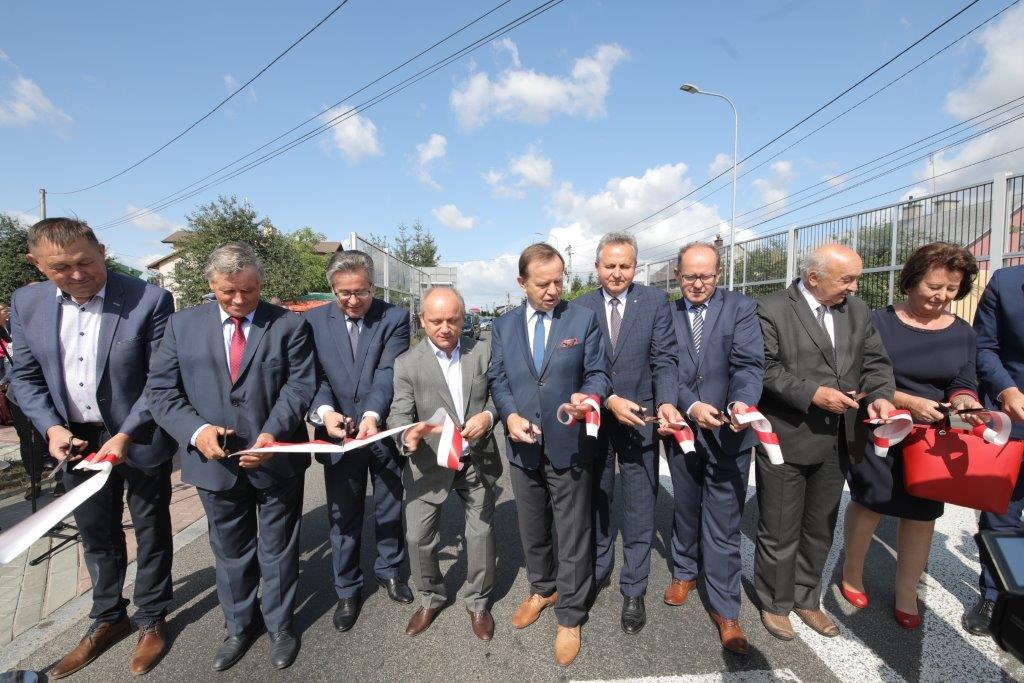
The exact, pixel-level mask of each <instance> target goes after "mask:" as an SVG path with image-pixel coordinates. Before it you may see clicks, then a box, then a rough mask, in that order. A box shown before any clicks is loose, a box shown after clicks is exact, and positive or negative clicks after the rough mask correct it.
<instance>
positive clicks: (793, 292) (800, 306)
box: [789, 284, 838, 371]
mask: <svg viewBox="0 0 1024 683" xmlns="http://www.w3.org/2000/svg"><path fill="white" fill-rule="evenodd" d="M789 303H790V305H791V306H792V307H793V310H794V311H796V317H797V318H798V319H799V320H800V324H801V325H803V326H804V330H805V331H806V332H807V335H808V336H809V337H810V338H811V340H812V341H813V342H814V344H815V345H816V346H817V347H818V349H819V350H820V351H821V355H822V356H824V357H825V361H826V362H827V363H828V364H829V367H831V368H832V370H833V371H834V370H835V369H836V359H835V353H834V349H833V348H832V340H831V339H829V338H828V333H827V332H825V330H823V329H821V325H819V324H818V320H817V318H815V317H814V314H813V313H811V307H810V306H808V305H807V300H806V299H804V295H803V294H801V293H800V290H799V289H798V288H797V286H796V284H793V285H792V286H791V287H790V292H789ZM834 320H835V317H833V321H834ZM836 332H837V334H838V330H837V331H836Z"/></svg>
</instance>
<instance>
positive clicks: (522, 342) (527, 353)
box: [512, 304, 540, 379]
mask: <svg viewBox="0 0 1024 683" xmlns="http://www.w3.org/2000/svg"><path fill="white" fill-rule="evenodd" d="M528 310H529V309H528V308H527V307H526V305H525V304H524V305H522V306H520V307H519V308H518V309H516V310H515V311H514V312H513V313H512V315H514V316H515V317H516V320H515V321H514V322H513V324H514V325H515V327H516V329H517V330H518V332H516V333H515V336H516V338H517V339H519V347H520V348H521V349H522V350H523V357H524V358H525V359H526V367H528V368H529V369H530V374H532V375H533V376H534V377H535V378H536V379H540V376H539V375H538V374H537V368H536V367H534V365H533V353H532V351H533V349H531V348H530V337H529V336H528V335H527V334H526V325H527V320H526V313H527V311H528Z"/></svg>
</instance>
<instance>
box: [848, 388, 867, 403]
mask: <svg viewBox="0 0 1024 683" xmlns="http://www.w3.org/2000/svg"><path fill="white" fill-rule="evenodd" d="M843 393H844V394H846V395H847V396H849V397H850V398H852V399H853V400H854V401H859V400H861V399H862V398H864V397H865V396H867V395H868V394H867V392H866V391H857V390H856V389H851V390H849V391H844V392H843Z"/></svg>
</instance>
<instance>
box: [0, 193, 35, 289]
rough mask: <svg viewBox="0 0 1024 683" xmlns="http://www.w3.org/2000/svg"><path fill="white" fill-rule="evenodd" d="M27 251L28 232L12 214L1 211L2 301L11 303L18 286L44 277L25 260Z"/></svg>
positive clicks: (0, 271) (0, 274)
mask: <svg viewBox="0 0 1024 683" xmlns="http://www.w3.org/2000/svg"><path fill="white" fill-rule="evenodd" d="M27 253H28V232H27V231H26V230H25V229H24V228H22V227H21V226H20V225H19V224H18V221H17V220H16V219H14V218H13V217H12V216H8V215H7V214H5V213H0V302H3V303H9V302H10V300H11V295H12V294H14V290H16V289H17V288H18V287H21V286H22V285H27V284H28V283H29V282H38V281H39V280H42V279H44V278H43V275H42V273H40V272H39V271H38V270H36V268H35V266H33V265H31V264H30V263H29V262H28V261H26V260H25V254H27Z"/></svg>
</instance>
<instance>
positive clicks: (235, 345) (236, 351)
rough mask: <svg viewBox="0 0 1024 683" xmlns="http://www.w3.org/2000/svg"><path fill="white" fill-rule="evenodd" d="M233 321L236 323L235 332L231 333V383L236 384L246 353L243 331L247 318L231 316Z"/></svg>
mask: <svg viewBox="0 0 1024 683" xmlns="http://www.w3.org/2000/svg"><path fill="white" fill-rule="evenodd" d="M231 322H232V323H234V325H235V332H234V334H232V335H231V351H230V353H229V356H230V363H229V364H230V366H231V368H230V369H231V383H232V384H234V383H235V380H237V379H238V372H239V371H240V370H241V369H242V356H243V355H244V354H245V334H243V333H242V323H243V322H245V318H236V317H235V316H231Z"/></svg>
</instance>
